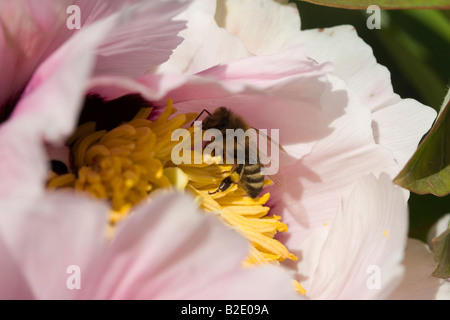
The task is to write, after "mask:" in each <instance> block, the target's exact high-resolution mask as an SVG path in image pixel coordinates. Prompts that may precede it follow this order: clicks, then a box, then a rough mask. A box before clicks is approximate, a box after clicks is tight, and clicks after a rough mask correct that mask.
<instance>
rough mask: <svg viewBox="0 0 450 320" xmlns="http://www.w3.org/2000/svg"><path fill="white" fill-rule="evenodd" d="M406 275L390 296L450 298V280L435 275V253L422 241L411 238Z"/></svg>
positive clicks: (423, 298)
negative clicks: (433, 273)
mask: <svg viewBox="0 0 450 320" xmlns="http://www.w3.org/2000/svg"><path fill="white" fill-rule="evenodd" d="M403 263H404V265H405V276H404V278H403V281H402V282H401V283H400V285H399V286H398V288H397V289H396V290H395V291H394V292H393V293H392V294H391V295H390V296H389V298H390V299H394V300H403V299H405V300H430V299H438V300H450V282H449V281H448V280H444V279H439V278H435V277H433V276H432V275H431V274H432V272H433V270H434V269H435V268H436V263H435V262H434V259H433V253H432V252H431V251H430V249H429V248H428V246H427V245H426V244H425V243H423V242H422V241H419V240H416V239H409V240H408V245H407V247H406V253H405V260H404V262H403Z"/></svg>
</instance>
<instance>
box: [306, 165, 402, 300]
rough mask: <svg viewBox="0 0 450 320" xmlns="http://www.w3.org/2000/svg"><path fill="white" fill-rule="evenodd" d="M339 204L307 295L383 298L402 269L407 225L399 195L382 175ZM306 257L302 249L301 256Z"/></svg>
mask: <svg viewBox="0 0 450 320" xmlns="http://www.w3.org/2000/svg"><path fill="white" fill-rule="evenodd" d="M343 206H344V208H343V210H342V211H340V212H339V213H338V214H337V216H336V219H335V221H334V222H333V225H332V226H331V229H330V233H329V235H328V238H327V240H326V243H325V244H324V246H323V248H322V250H321V254H320V259H319V261H318V266H317V269H316V271H315V273H314V274H313V275H312V279H311V288H310V290H309V293H308V295H310V296H311V297H312V298H315V299H373V298H384V297H386V296H387V295H388V294H390V293H391V292H392V290H393V289H394V288H395V286H396V285H397V284H398V283H399V282H400V280H401V276H402V272H403V268H402V266H401V261H402V258H403V253H404V249H405V245H406V235H407V223H408V221H407V219H408V218H407V204H406V199H405V197H404V194H403V192H402V190H401V189H400V188H398V187H396V186H394V185H393V183H392V181H391V179H390V178H389V177H388V176H387V175H385V174H383V175H381V177H380V179H379V180H377V179H376V178H374V177H373V176H367V177H364V178H363V179H361V180H360V181H359V183H358V184H357V185H356V187H355V188H354V190H353V192H352V195H351V197H350V199H349V201H348V202H347V203H344V204H343ZM307 255H309V253H308V249H307V248H305V252H304V256H305V260H306V259H307ZM378 276H379V277H380V278H377V277H378Z"/></svg>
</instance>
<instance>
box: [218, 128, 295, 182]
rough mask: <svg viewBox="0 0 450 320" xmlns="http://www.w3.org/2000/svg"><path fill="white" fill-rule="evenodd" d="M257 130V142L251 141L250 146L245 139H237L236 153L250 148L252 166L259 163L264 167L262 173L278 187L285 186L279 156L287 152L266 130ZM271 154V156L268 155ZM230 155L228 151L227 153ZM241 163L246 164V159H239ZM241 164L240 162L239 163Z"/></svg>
mask: <svg viewBox="0 0 450 320" xmlns="http://www.w3.org/2000/svg"><path fill="white" fill-rule="evenodd" d="M252 129H254V130H255V132H256V133H257V134H256V137H255V138H256V140H255V139H249V141H248V145H246V142H245V139H237V141H236V142H235V143H236V150H234V152H239V150H246V149H245V148H247V147H248V153H246V155H247V156H248V160H249V163H250V164H255V163H259V164H261V165H262V171H261V173H262V174H263V175H264V176H266V177H267V178H269V179H270V180H272V181H273V182H274V183H275V184H277V185H280V186H281V185H284V176H283V174H282V170H281V167H280V162H279V158H280V157H279V154H280V152H281V153H283V154H286V155H288V154H287V152H286V151H285V150H284V149H283V147H282V146H281V145H280V144H279V143H278V142H277V141H275V140H274V139H271V138H270V137H269V136H268V135H267V134H266V133H265V132H264V130H258V129H255V128H252ZM267 142H269V145H270V149H269V150H268V148H267ZM269 152H270V154H271V155H270V156H269V155H268V154H269ZM227 153H228V151H227ZM239 160H240V161H241V162H240V163H244V159H239V157H238V161H239ZM238 163H239V162H238Z"/></svg>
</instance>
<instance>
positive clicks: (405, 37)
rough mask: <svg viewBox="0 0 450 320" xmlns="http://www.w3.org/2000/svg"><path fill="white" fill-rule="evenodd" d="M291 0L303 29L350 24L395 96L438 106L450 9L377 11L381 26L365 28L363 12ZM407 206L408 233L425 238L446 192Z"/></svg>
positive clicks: (448, 52)
mask: <svg viewBox="0 0 450 320" xmlns="http://www.w3.org/2000/svg"><path fill="white" fill-rule="evenodd" d="M290 2H295V3H296V4H297V6H298V8H299V11H300V17H301V22H302V30H305V29H311V28H324V27H333V26H337V25H342V24H350V25H353V26H354V27H355V28H356V30H357V32H358V34H359V36H360V37H361V38H362V39H363V40H364V41H365V42H366V43H368V44H369V45H370V46H371V47H372V49H373V51H374V55H375V57H376V59H377V60H378V62H379V63H380V64H382V65H384V66H386V67H387V68H388V69H389V71H390V72H391V77H392V85H393V87H394V91H395V92H396V93H397V94H399V95H400V96H401V97H402V98H413V99H416V100H418V101H420V102H422V103H423V104H426V105H428V106H430V107H433V108H435V109H436V110H439V108H440V107H441V104H442V102H443V100H444V96H445V94H446V93H447V85H448V84H450V63H449V61H448V60H449V58H450V10H439V11H438V10H381V13H382V14H381V29H369V28H367V25H366V22H367V19H368V18H369V17H370V16H371V15H372V14H371V13H366V11H365V10H348V9H340V8H331V7H325V6H319V5H314V4H310V3H306V2H302V1H298V0H297V1H290ZM399 121H401V119H399ZM409 208H410V231H409V233H410V234H409V235H410V237H412V238H417V239H420V240H422V241H426V237H427V233H428V230H429V229H430V227H431V226H432V225H433V224H434V223H435V222H436V220H438V219H439V218H440V217H441V216H443V215H444V214H446V213H450V195H449V196H446V197H435V196H433V195H417V194H414V193H411V196H410V200H409Z"/></svg>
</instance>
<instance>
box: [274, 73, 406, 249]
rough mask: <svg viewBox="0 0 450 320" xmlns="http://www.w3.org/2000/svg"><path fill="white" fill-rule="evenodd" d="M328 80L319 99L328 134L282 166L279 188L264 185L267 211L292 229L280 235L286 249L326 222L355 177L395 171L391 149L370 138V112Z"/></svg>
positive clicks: (340, 83) (347, 191) (351, 185)
mask: <svg viewBox="0 0 450 320" xmlns="http://www.w3.org/2000/svg"><path fill="white" fill-rule="evenodd" d="M329 79H330V81H331V83H332V85H333V89H332V90H329V91H324V93H323V95H322V97H321V103H322V108H323V114H321V116H322V117H321V121H323V122H324V123H326V124H327V128H326V129H327V130H326V131H325V132H326V133H328V134H327V135H326V136H325V137H324V138H322V139H319V140H318V141H317V142H316V144H315V145H314V147H313V149H312V150H311V152H310V154H308V155H306V156H305V157H304V158H303V159H301V161H299V162H297V163H296V164H295V165H293V166H291V167H288V168H285V175H286V176H287V178H286V187H285V188H276V187H273V188H271V189H270V191H271V195H272V199H273V201H274V202H273V205H274V206H275V207H274V210H273V212H274V213H275V214H278V215H282V216H283V221H285V222H286V223H287V224H288V226H289V228H290V230H292V232H291V231H289V233H287V234H286V235H285V236H283V235H282V236H281V237H283V239H286V241H287V243H288V247H289V246H291V245H292V246H294V247H295V246H297V245H298V244H299V243H301V241H302V239H305V238H306V237H308V236H309V233H310V232H312V230H313V229H315V228H317V227H321V226H322V225H323V224H324V223H327V224H330V223H331V222H332V221H333V219H334V217H335V215H336V210H337V208H338V207H339V206H340V205H341V203H342V201H346V200H347V199H348V197H349V195H350V193H351V191H352V189H353V188H354V186H355V184H356V183H357V181H358V180H359V179H360V178H361V177H363V176H365V175H368V174H374V175H378V174H379V173H381V172H385V171H386V172H389V174H390V175H391V176H392V177H393V176H394V175H395V174H396V173H397V172H398V167H397V165H396V163H395V161H394V159H393V154H392V152H391V151H390V150H388V149H387V148H384V147H383V146H380V145H377V144H376V143H375V141H374V139H373V134H372V128H371V122H372V118H371V113H370V111H369V110H368V109H367V108H361V107H360V105H359V104H358V100H357V98H356V97H355V95H354V94H353V93H352V92H349V91H346V86H345V84H344V83H342V81H340V80H339V79H336V78H335V77H331V76H330V77H329ZM270 203H271V204H272V202H270ZM291 234H292V235H291Z"/></svg>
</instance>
